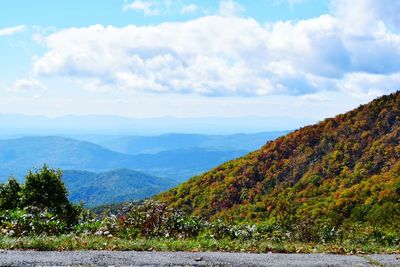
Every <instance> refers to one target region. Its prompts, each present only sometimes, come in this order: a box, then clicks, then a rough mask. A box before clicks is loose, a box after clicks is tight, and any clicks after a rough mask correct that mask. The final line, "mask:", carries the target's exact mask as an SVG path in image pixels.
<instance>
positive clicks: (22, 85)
mask: <svg viewBox="0 0 400 267" xmlns="http://www.w3.org/2000/svg"><path fill="white" fill-rule="evenodd" d="M8 90H9V91H12V92H29V91H37V90H46V86H45V85H44V84H43V83H42V82H41V81H40V80H37V79H20V80H16V81H15V82H14V84H13V85H11V86H10V87H9V88H8Z"/></svg>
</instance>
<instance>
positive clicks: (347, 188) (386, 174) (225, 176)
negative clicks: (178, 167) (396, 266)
mask: <svg viewBox="0 0 400 267" xmlns="http://www.w3.org/2000/svg"><path fill="white" fill-rule="evenodd" d="M399 158H400V92H399V91H398V92H396V93H394V94H391V95H388V96H383V97H381V98H378V99H376V100H374V101H372V102H371V103H369V104H367V105H363V106H360V107H359V108H357V109H354V110H352V111H350V112H348V113H346V114H342V115H338V116H336V117H335V118H330V119H326V120H324V121H322V122H320V123H318V124H316V125H312V126H308V127H304V128H301V129H299V130H297V131H294V132H292V133H290V134H288V135H286V136H283V137H280V138H278V139H277V140H275V141H271V142H268V143H267V144H265V145H264V146H263V147H262V148H261V149H259V150H257V151H255V152H252V153H250V154H248V155H246V156H244V157H242V158H239V159H236V160H232V161H229V162H227V163H225V164H223V165H221V166H219V167H217V168H215V169H213V170H211V171H210V172H207V173H206V174H204V175H200V176H196V177H193V178H192V179H190V180H189V181H188V182H186V183H183V184H181V185H180V186H178V187H176V188H174V189H172V190H170V191H168V192H166V193H163V194H161V195H159V196H158V197H157V198H158V199H159V200H161V201H163V202H166V203H167V204H168V205H169V206H170V207H173V208H179V209H183V210H184V211H185V212H187V213H189V214H192V215H199V216H201V218H210V219H212V220H213V219H217V218H225V219H230V220H241V221H253V222H263V221H275V222H279V224H280V225H289V226H290V225H297V227H303V228H304V229H303V230H304V231H307V229H310V230H309V231H311V229H312V226H318V225H324V226H326V225H328V226H331V227H329V228H327V229H332V226H333V227H336V226H339V225H343V224H345V223H347V222H348V223H350V224H352V225H354V224H356V223H360V224H369V225H373V226H378V225H380V226H388V227H392V228H393V227H395V228H396V227H397V228H398V225H397V224H398V222H399V219H400V162H399ZM396 225H397V226H396ZM289 228H290V227H289ZM333 229H335V228H333Z"/></svg>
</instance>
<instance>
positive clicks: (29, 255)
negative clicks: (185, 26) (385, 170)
mask: <svg viewBox="0 0 400 267" xmlns="http://www.w3.org/2000/svg"><path fill="white" fill-rule="evenodd" d="M37 265H40V266H79V265H92V266H93V265H101V266H105V265H107V266H110V265H113V266H121V265H123V266H400V255H382V254H379V255H378V254H376V255H367V256H353V255H331V254H275V253H268V254H250V253H223V252H204V253H203V252H202V253H197V252H136V251H64V252H54V251H48V252H39V251H14V250H5V251H1V252H0V266H37Z"/></svg>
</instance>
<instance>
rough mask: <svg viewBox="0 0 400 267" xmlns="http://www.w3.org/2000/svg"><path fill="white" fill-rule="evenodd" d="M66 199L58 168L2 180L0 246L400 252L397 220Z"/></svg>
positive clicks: (4, 247) (57, 248)
mask: <svg viewBox="0 0 400 267" xmlns="http://www.w3.org/2000/svg"><path fill="white" fill-rule="evenodd" d="M67 196H68V193H67V190H66V189H65V186H64V184H63V182H62V173H61V171H59V170H53V169H51V168H49V167H47V166H43V167H42V168H41V169H39V170H37V171H35V172H29V173H28V174H27V176H26V179H25V183H24V184H20V183H18V182H17V181H16V180H15V179H10V180H9V181H8V182H7V183H5V184H3V185H1V186H0V248H1V249H38V250H76V249H85V250H86V249H89V250H90V249H96V250H97V249H100V250H146V251H148V250H156V251H183V250H184V251H246V252H247V251H249V252H291V253H307V252H331V253H358V254H360V253H373V252H386V253H393V252H397V253H398V252H399V251H400V249H399V247H400V246H399V245H400V234H399V233H400V232H399V227H398V224H397V223H396V221H392V223H387V224H382V220H377V221H376V220H366V221H364V222H357V221H348V222H346V223H343V224H342V225H340V226H339V227H336V226H332V225H329V224H319V225H315V224H314V223H313V222H309V221H304V220H303V221H294V220H292V219H293V218H289V217H288V221H285V220H281V219H278V218H271V219H269V220H266V221H263V222H258V223H250V222H243V221H242V222H233V221H223V220H218V219H217V220H213V221H208V220H204V219H202V218H200V217H196V216H188V215H186V214H184V213H182V212H180V211H179V210H176V209H171V208H169V207H168V206H167V205H165V204H163V203H161V202H157V201H154V200H147V201H144V202H140V203H127V204H124V205H120V206H117V208H113V209H112V212H111V211H110V210H109V209H107V208H103V210H102V212H101V214H99V213H97V214H96V213H94V212H92V211H90V210H87V209H84V208H83V207H82V206H81V205H74V204H72V203H71V202H69V200H68V198H67ZM388 209H389V207H388ZM391 211H392V212H395V213H396V212H397V213H398V212H399V210H391ZM98 212H99V210H98ZM377 216H378V215H377ZM379 216H383V215H379ZM394 216H399V214H397V215H396V214H395V215H394ZM396 218H397V219H398V218H399V217H393V218H392V217H391V218H390V219H396ZM289 219H290V220H289ZM388 219H389V218H388ZM375 221H376V223H375ZM397 222H398V220H397Z"/></svg>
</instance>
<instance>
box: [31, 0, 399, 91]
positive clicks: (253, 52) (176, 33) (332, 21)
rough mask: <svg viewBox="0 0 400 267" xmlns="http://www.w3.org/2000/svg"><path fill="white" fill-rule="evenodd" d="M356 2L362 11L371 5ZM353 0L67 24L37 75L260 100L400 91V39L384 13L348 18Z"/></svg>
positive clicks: (51, 41)
mask: <svg viewBox="0 0 400 267" xmlns="http://www.w3.org/2000/svg"><path fill="white" fill-rule="evenodd" d="M356 1H358V2H360V6H359V8H360V9H359V10H361V11H363V10H364V4H365V5H367V4H366V3H369V2H368V0H364V2H362V1H361V0H356ZM224 2H226V3H228V4H227V5H228V6H229V5H230V4H233V3H234V2H232V1H224ZM229 3H230V4H229ZM346 3H347V2H343V3H342V4H340V3H339V1H337V2H336V9H337V12H335V13H334V15H322V16H320V17H316V18H312V19H307V20H301V21H297V22H290V21H286V22H276V23H269V24H266V25H263V24H260V23H258V22H257V21H255V20H254V19H251V18H242V17H238V16H230V15H232V14H233V13H232V12H226V13H224V14H225V15H224V16H206V17H201V18H198V19H193V20H189V21H186V22H179V23H162V24H159V25H154V26H134V25H129V26H126V27H122V28H118V27H112V26H109V27H104V26H102V25H94V26H90V27H83V28H70V29H65V30H62V31H59V32H55V33H52V34H50V35H47V36H45V39H44V43H45V45H46V47H47V52H46V53H44V54H43V55H42V56H40V57H39V58H38V59H37V60H36V61H35V62H34V71H35V73H36V74H37V75H39V77H40V76H59V77H66V78H70V79H72V80H74V81H76V82H77V83H79V84H83V85H85V86H84V87H86V88H87V89H90V90H98V91H112V90H130V91H144V92H148V91H150V92H157V93H181V94H187V93H196V94H202V95H208V96H210V95H217V96H221V95H233V96H235V95H242V96H243V95H244V96H252V95H267V94H290V95H310V94H315V93H318V92H319V91H329V90H342V91H347V92H350V93H351V94H355V95H360V94H367V95H371V94H374V93H383V92H387V91H390V90H396V89H398V88H399V87H400V86H399V84H400V81H399V79H398V78H397V77H398V76H399V73H400V35H399V34H398V33H396V32H394V31H392V30H391V29H390V28H388V27H387V26H386V23H385V22H384V20H383V19H382V20H381V19H375V20H372V21H370V20H369V18H365V19H362V18H359V19H352V18H351V19H349V18H348V17H346V16H347V15H346V14H347V13H346V11H345V10H347V7H346V6H345V5H347V4H346ZM355 3H357V2H355ZM362 3H363V4H362ZM221 4H222V2H221ZM233 5H234V4H233ZM227 9H228V10H231V11H232V10H235V9H230V8H227ZM355 10H358V9H357V8H355V9H354V8H353V9H349V10H348V11H347V12H353V13H354V12H355ZM366 10H368V9H366ZM397 11H398V12H399V13H400V9H398V10H397ZM356 13H357V12H356ZM348 16H353V15H348ZM358 16H361V17H362V16H363V14H358ZM366 16H369V14H366ZM374 16H375V15H374ZM376 17H377V18H378V17H379V16H378V15H376ZM366 25H368V26H369V27H367V26H366ZM352 27H354V28H358V29H359V30H358V31H356V32H354V31H353V30H351V29H352ZM380 85H381V86H380Z"/></svg>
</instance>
